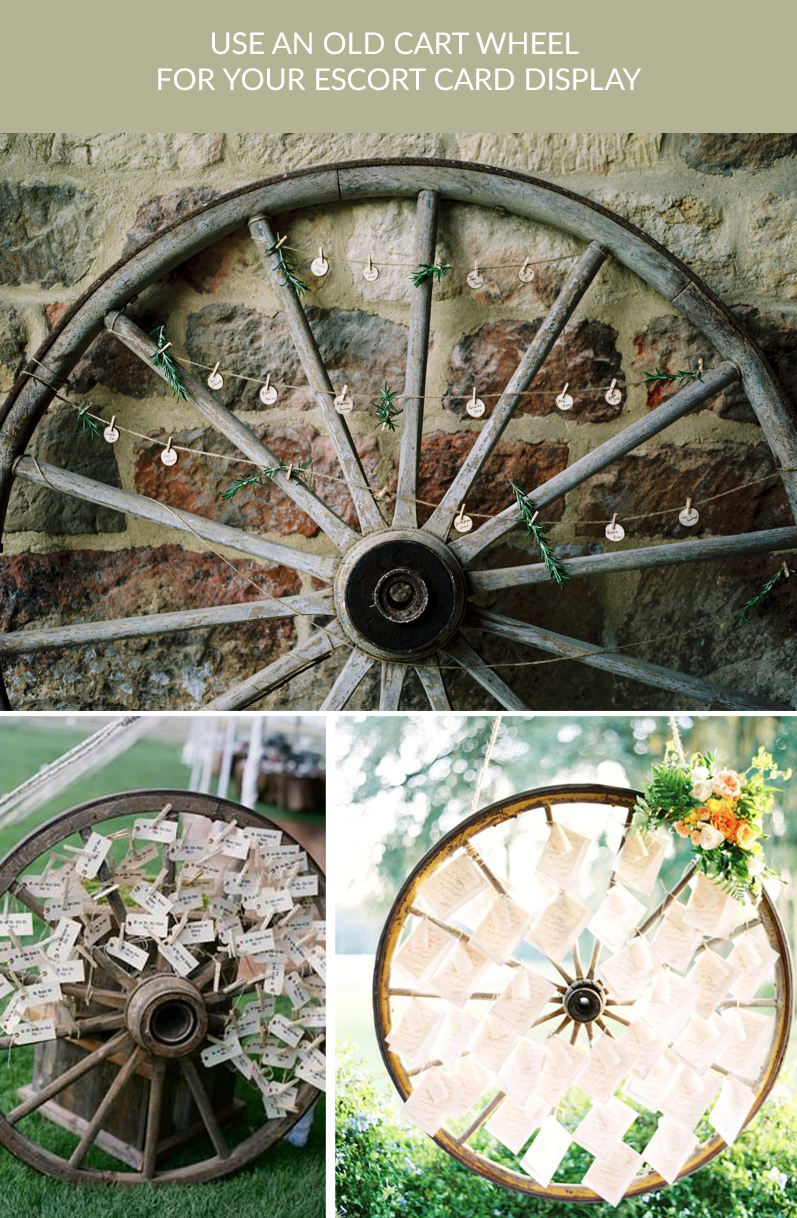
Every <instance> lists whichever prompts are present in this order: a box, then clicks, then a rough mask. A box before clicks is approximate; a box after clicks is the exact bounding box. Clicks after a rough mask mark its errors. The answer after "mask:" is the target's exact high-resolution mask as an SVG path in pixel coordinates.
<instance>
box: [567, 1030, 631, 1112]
mask: <svg viewBox="0 0 797 1218" xmlns="http://www.w3.org/2000/svg"><path fill="white" fill-rule="evenodd" d="M631 1060H632V1059H631V1054H630V1053H629V1052H628V1050H627V1049H626V1048H625V1046H624V1044H623V1042H622V1041H619V1040H615V1039H614V1037H612V1036H607V1035H606V1033H605V1032H604V1033H602V1035H600V1036H598V1037H597V1038H596V1039H595V1040H594V1042H593V1044H592V1047H591V1049H590V1051H589V1053H588V1054H587V1057H586V1060H585V1061H584V1064H583V1066H582V1067H581V1069H580V1070H579V1072H578V1074H577V1075H576V1078H575V1082H576V1084H577V1086H579V1087H580V1088H581V1090H582V1091H586V1093H587V1095H588V1096H590V1097H591V1098H592V1099H593V1100H597V1102H598V1103H599V1104H607V1103H608V1102H609V1100H610V1099H611V1097H612V1096H613V1095H614V1093H615V1091H616V1090H617V1088H618V1087H619V1086H620V1083H621V1081H622V1079H623V1078H624V1077H625V1075H626V1074H627V1073H628V1070H629V1067H630V1065H631Z"/></svg>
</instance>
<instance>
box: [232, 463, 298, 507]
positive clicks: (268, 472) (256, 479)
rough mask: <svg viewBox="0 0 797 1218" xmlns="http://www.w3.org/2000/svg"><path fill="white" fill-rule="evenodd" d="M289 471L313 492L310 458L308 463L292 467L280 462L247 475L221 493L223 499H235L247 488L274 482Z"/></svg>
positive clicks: (293, 464) (292, 465) (295, 464)
mask: <svg viewBox="0 0 797 1218" xmlns="http://www.w3.org/2000/svg"><path fill="white" fill-rule="evenodd" d="M289 469H290V471H291V477H292V478H295V479H296V481H297V482H298V483H299V484H300V485H301V486H305V487H307V489H308V490H312V487H313V470H312V457H308V458H307V460H306V461H298V462H294V463H292V464H291V465H286V463H285V462H284V461H279V462H278V463H277V464H276V465H264V466H263V468H262V469H261V470H259V471H258V472H257V473H256V474H247V475H246V476H245V477H243V478H239V479H238V480H237V482H233V484H232V486H228V487H227V489H226V491H222V492H221V497H222V499H227V500H230V499H233V498H234V497H235V496H236V495H237V494H238V492H239V491H242V490H243V489H244V488H245V487H247V486H262V485H263V482H264V481H265V482H273V480H274V479H275V478H276V476H277V474H287V472H288V470H289Z"/></svg>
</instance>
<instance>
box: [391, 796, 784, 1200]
mask: <svg viewBox="0 0 797 1218" xmlns="http://www.w3.org/2000/svg"><path fill="white" fill-rule="evenodd" d="M636 800H637V793H636V792H633V791H629V790H627V789H624V788H615V787H605V786H593V785H580V784H576V785H572V786H554V787H545V788H539V789H537V790H534V791H527V792H524V793H523V794H520V795H516V796H512V797H511V798H510V799H506V800H503V801H501V802H499V803H496V804H492V805H491V806H490V807H486V808H483V809H482V810H481V811H479V812H477V813H475V814H474V815H473V816H471V817H469V818H468V819H467V820H465V821H463V822H462V824H461V825H459V826H458V827H457V828H456V829H454V830H452V831H451V832H450V833H448V834H446V835H445V836H444V837H443V838H442V839H441V840H440V841H439V842H438V843H437V845H436V846H434V847H433V848H432V849H431V850H430V851H429V852H428V853H427V854H426V855H425V856H424V857H423V858H422V859H421V860H420V862H419V863H418V865H417V866H416V867H415V868H414V869H413V871H412V872H411V873H410V875H409V876H408V877H407V880H406V881H405V883H404V885H403V886H402V888H401V890H400V892H399V894H398V896H397V898H396V900H395V902H394V904H393V907H392V909H391V911H390V914H389V916H388V919H387V922H386V924H385V927H384V930H383V932H382V937H381V940H380V943H379V948H378V951H377V957H376V967H375V972H374V1016H375V1023H376V1032H377V1038H378V1040H379V1046H380V1050H381V1053H382V1057H383V1059H384V1062H385V1065H386V1067H387V1070H388V1073H389V1074H390V1077H391V1079H392V1081H393V1083H394V1085H395V1087H396V1088H397V1090H398V1092H399V1095H400V1096H401V1098H402V1099H403V1100H404V1101H405V1110H406V1116H407V1118H408V1119H410V1120H412V1121H413V1122H414V1123H415V1124H417V1125H419V1126H420V1127H421V1128H422V1129H424V1130H425V1132H427V1133H429V1134H430V1135H431V1136H433V1137H434V1140H435V1141H436V1142H437V1143H438V1145H439V1146H440V1147H442V1149H443V1150H445V1151H446V1152H448V1154H450V1155H453V1156H454V1158H456V1159H458V1160H459V1161H460V1162H461V1163H462V1164H464V1165H465V1166H466V1167H468V1168H470V1169H472V1170H473V1171H475V1172H477V1173H479V1174H480V1175H482V1176H484V1177H485V1178H486V1179H488V1180H490V1181H492V1182H493V1183H497V1184H501V1185H503V1186H505V1187H507V1188H510V1189H513V1190H514V1191H517V1192H521V1193H527V1194H531V1195H534V1196H538V1197H544V1198H546V1199H548V1200H553V1201H578V1202H597V1201H600V1200H601V1199H604V1200H607V1201H609V1202H610V1203H611V1204H614V1205H617V1204H618V1203H619V1201H620V1200H622V1199H623V1198H624V1197H632V1196H639V1195H641V1194H644V1193H647V1192H651V1191H653V1190H659V1189H662V1188H664V1187H665V1186H666V1184H668V1183H669V1184H672V1183H675V1181H676V1180H677V1179H681V1178H683V1177H684V1176H686V1175H689V1174H691V1173H692V1172H695V1171H697V1170H698V1169H699V1168H701V1167H703V1166H705V1165H706V1164H707V1163H708V1162H710V1161H711V1160H712V1159H713V1158H714V1157H715V1156H716V1155H718V1154H719V1153H720V1152H721V1151H722V1150H723V1149H724V1148H725V1146H726V1142H727V1143H729V1142H732V1141H733V1140H735V1138H736V1137H737V1136H738V1134H739V1133H740V1132H741V1130H743V1129H744V1128H745V1127H746V1125H747V1124H748V1123H749V1121H750V1120H752V1118H753V1117H754V1116H755V1115H756V1113H757V1112H758V1111H759V1109H760V1108H761V1106H762V1104H763V1103H764V1102H765V1100H766V1099H767V1096H768V1095H769V1094H770V1092H771V1090H772V1088H773V1086H774V1084H775V1081H776V1079H777V1076H778V1073H779V1071H780V1068H781V1066H782V1064H783V1061H784V1059H785V1055H786V1050H787V1048H788V1043H789V1035H790V1028H791V1018H792V1006H793V999H794V992H793V980H792V962H791V957H790V954H789V947H788V941H787V939H786V935H785V932H784V929H783V926H782V924H781V921H780V919H779V916H778V913H777V910H776V908H775V906H774V904H773V903H772V901H771V899H770V897H769V896H768V895H767V894H766V893H764V895H763V897H762V899H761V900H760V902H758V903H757V904H756V903H755V902H753V901H752V900H751V901H750V902H749V903H748V907H747V909H746V910H744V911H742V907H741V905H738V908H736V909H734V907H736V906H737V904H738V903H737V902H736V901H735V900H734V899H733V898H731V897H728V896H726V895H725V894H724V893H723V892H722V890H721V889H719V888H718V887H717V886H716V885H713V884H711V883H710V882H709V881H707V880H706V879H705V877H704V876H703V875H701V874H699V873H698V874H696V869H695V866H694V862H693V861H692V862H690V861H688V860H687V859H686V857H682V855H681V851H680V849H679V852H678V855H677V857H678V860H679V862H683V863H684V867H683V869H682V870H681V871H676V874H677V875H679V877H680V878H678V879H677V881H676V882H675V883H674V884H672V887H670V888H669V890H667V889H665V888H664V887H663V886H662V885H661V883H660V882H659V880H658V876H659V872H660V869H661V866H662V861H663V858H664V854H665V852H666V850H667V844H666V842H667V839H668V838H669V834H668V833H664V834H662V835H661V836H659V834H657V833H655V832H654V833H645V832H638V831H637V829H635V828H632V824H633V819H634V805H635V803H636ZM579 830H581V832H579ZM679 840H680V839H679ZM681 846H682V847H683V843H681ZM684 849H685V847H684ZM668 883H671V881H668ZM690 883H691V885H692V888H691V893H690V895H689V899H688V900H685V899H684V897H685V894H686V893H687V892H689V887H690ZM557 890H558V891H557ZM629 890H632V891H629ZM543 893H545V895H543ZM718 898H719V899H718ZM582 902H584V903H583V904H582ZM723 902H725V904H724V905H723ZM727 902H730V906H728V904H727ZM546 903H548V904H546ZM585 1050H586V1052H585ZM712 1106H713V1107H712ZM588 1109H589V1111H587V1110H588ZM656 1113H658V1114H661V1115H660V1117H659V1123H658V1128H657V1129H656V1131H655V1134H654V1130H653V1115H654V1114H656ZM557 1118H558V1119H557ZM707 1121H708V1123H707ZM629 1131H630V1134H629ZM535 1134H536V1135H537V1136H536V1137H535V1138H534V1140H533V1141H531V1139H532V1137H534V1135H535ZM624 1138H625V1139H626V1140H625V1141H624V1140H623V1139H624ZM724 1139H725V1140H724ZM529 1143H530V1144H529ZM579 1148H580V1149H579ZM571 1151H572V1153H571ZM524 1152H525V1153H524ZM584 1152H588V1153H587V1154H585V1153H584ZM589 1155H594V1156H595V1158H594V1161H592V1162H591V1163H590V1165H589V1167H587V1164H588V1163H589V1158H588V1156H589Z"/></svg>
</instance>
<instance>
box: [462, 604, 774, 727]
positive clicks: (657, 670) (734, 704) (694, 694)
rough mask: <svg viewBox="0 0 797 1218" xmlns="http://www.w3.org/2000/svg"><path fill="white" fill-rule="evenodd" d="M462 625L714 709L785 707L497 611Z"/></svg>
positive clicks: (473, 613) (472, 614)
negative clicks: (653, 687) (627, 678)
mask: <svg viewBox="0 0 797 1218" xmlns="http://www.w3.org/2000/svg"><path fill="white" fill-rule="evenodd" d="M465 625H466V626H473V627H475V628H477V629H479V630H486V631H487V632H488V633H490V634H497V635H500V636H501V637H502V638H505V639H512V640H514V641H515V642H518V643H526V644H528V646H529V647H537V648H539V649H540V650H541V651H550V652H553V653H554V654H555V655H560V656H565V657H567V656H569V657H571V658H572V659H576V660H579V661H580V662H581V663H582V664H587V665H589V666H590V667H592V668H603V669H605V670H606V671H607V672H613V673H616V674H617V675H618V676H621V677H629V678H630V679H631V680H633V681H641V682H642V684H643V685H652V686H655V687H656V688H657V689H666V690H668V691H669V692H670V693H674V694H677V695H678V696H679V697H682V698H694V699H695V700H696V701H699V702H705V703H707V704H708V705H709V706H712V707H714V708H718V709H727V710H759V709H760V710H788V709H789V708H788V707H784V706H781V705H780V704H779V703H776V702H771V701H769V700H768V699H766V698H756V697H753V696H752V695H751V694H743V693H741V692H740V691H738V690H734V689H728V688H727V687H726V686H724V685H715V684H714V683H713V682H712V681H704V680H703V679H702V678H701V677H689V676H686V675H684V674H683V673H680V672H676V671H675V669H672V668H662V667H661V666H660V665H659V664H649V663H648V662H647V661H646V660H639V659H637V658H636V657H635V656H626V655H623V654H622V653H621V652H612V651H604V650H603V649H602V648H600V647H597V646H595V645H594V644H592V643H582V642H581V641H580V640H579V639H571V638H568V637H567V636H566V635H563V634H555V633H554V632H553V631H552V630H542V629H540V628H539V627H537V626H530V625H528V624H527V623H526V622H517V621H515V620H514V619H512V618H508V617H501V616H500V615H499V614H497V613H488V612H487V611H486V610H481V609H479V610H476V609H471V610H470V611H469V613H468V615H467V617H466V619H465Z"/></svg>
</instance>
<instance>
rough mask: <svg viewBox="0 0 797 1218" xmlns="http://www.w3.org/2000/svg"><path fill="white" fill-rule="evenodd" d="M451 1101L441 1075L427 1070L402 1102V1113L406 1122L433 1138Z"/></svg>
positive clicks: (435, 1071) (438, 1072)
mask: <svg viewBox="0 0 797 1218" xmlns="http://www.w3.org/2000/svg"><path fill="white" fill-rule="evenodd" d="M451 1099H452V1095H451V1091H450V1089H449V1087H448V1086H447V1085H446V1082H445V1080H444V1078H443V1075H442V1073H441V1072H440V1071H439V1070H427V1071H426V1072H425V1073H424V1074H422V1075H421V1077H420V1082H419V1083H418V1085H417V1086H416V1087H415V1090H414V1091H412V1092H411V1093H410V1095H409V1096H408V1097H407V1099H406V1101H405V1102H404V1104H403V1106H402V1112H403V1113H404V1116H405V1117H406V1118H407V1120H409V1121H412V1123H413V1124H414V1125H418V1126H420V1128H421V1129H423V1130H424V1132H425V1133H428V1134H431V1135H432V1137H434V1135H435V1134H436V1133H437V1131H438V1129H440V1127H441V1126H442V1124H443V1121H444V1119H445V1116H446V1112H447V1110H448V1105H449V1101H450V1100H451Z"/></svg>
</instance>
